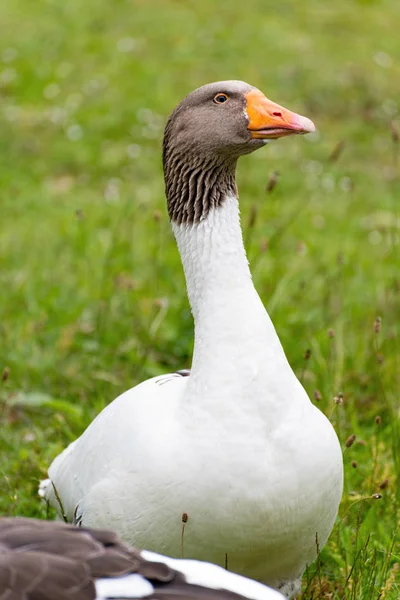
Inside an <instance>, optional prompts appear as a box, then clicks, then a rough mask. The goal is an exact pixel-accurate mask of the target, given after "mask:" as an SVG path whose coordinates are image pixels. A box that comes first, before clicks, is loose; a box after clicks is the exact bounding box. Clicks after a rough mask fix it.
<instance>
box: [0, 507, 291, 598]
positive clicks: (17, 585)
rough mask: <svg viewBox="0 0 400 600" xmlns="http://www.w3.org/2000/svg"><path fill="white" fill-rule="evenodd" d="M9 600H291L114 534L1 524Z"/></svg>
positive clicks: (4, 593)
mask: <svg viewBox="0 0 400 600" xmlns="http://www.w3.org/2000/svg"><path fill="white" fill-rule="evenodd" d="M0 598H1V599H2V600H95V599H96V600H108V599H110V600H111V599H112V598H118V599H119V600H122V599H123V598H126V599H134V598H148V599H149V600H155V598H158V599H159V600H162V599H163V598H165V600H207V599H208V600H283V599H284V597H283V596H282V594H280V593H279V592H277V591H275V590H272V589H271V588H268V587H266V586H264V585H262V584H261V583H258V582H256V581H252V580H251V579H246V578H245V577H241V576H240V575H235V574H234V573H229V571H226V570H224V569H222V568H221V567H218V566H216V565H211V564H207V563H201V562H198V561H191V560H179V559H171V558H169V557H167V556H161V555H159V554H155V553H153V552H146V551H139V550H137V549H135V548H131V547H129V546H127V545H126V544H124V543H123V542H122V541H121V540H120V539H119V538H118V536H117V535H116V534H115V533H114V532H113V531H108V530H104V529H85V528H78V527H74V526H73V525H67V524H65V523H60V522H58V523H57V522H54V521H53V522H50V521H40V520H39V519H28V518H22V517H20V518H18V517H8V518H5V517H3V518H0Z"/></svg>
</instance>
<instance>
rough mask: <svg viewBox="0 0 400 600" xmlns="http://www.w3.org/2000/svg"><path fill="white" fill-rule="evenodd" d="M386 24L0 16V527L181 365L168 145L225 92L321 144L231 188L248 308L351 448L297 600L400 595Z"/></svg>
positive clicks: (395, 270) (174, 6)
mask: <svg viewBox="0 0 400 600" xmlns="http://www.w3.org/2000/svg"><path fill="white" fill-rule="evenodd" d="M399 26H400V3H399V2H398V0H382V1H380V0H376V1H373V0H370V1H367V0H364V1H361V0H359V1H356V0H346V1H345V0H337V1H336V2H335V3H324V2H321V1H319V2H318V1H317V0H307V1H303V2H296V0H281V1H280V2H278V3H277V2H271V1H270V0H264V1H263V0H248V1H247V2H245V3H244V2H239V1H238V0H237V1H231V2H219V3H216V2H211V1H210V0H202V2H201V3H200V2H194V1H183V0H181V1H178V0H175V1H172V0H165V1H161V0H159V1H157V2H156V1H154V0H147V1H128V0H114V2H106V1H105V0H96V1H93V0H87V1H86V2H78V1H77V0H67V1H63V2H61V1H60V0H53V1H50V0H49V1H43V0H35V2H32V1H31V0H3V2H2V3H1V5H0V208H1V213H0V215H1V222H0V261H1V269H0V373H1V372H2V373H3V376H2V379H3V381H2V382H0V418H1V432H0V444H1V447H0V457H1V458H0V489H1V494H0V511H1V513H2V514H25V515H34V516H45V515H46V511H45V508H44V507H43V506H42V505H41V504H40V503H39V501H38V499H37V497H36V487H37V483H38V480H39V479H40V478H41V477H43V476H45V474H46V467H47V466H48V464H49V462H50V460H51V459H52V458H53V457H54V456H55V455H56V454H57V453H58V452H59V451H60V450H61V449H62V448H63V447H64V446H65V445H66V444H67V443H68V442H69V441H71V440H72V439H74V438H75V437H76V436H77V435H78V434H79V433H80V432H81V431H82V430H83V429H84V428H85V427H86V425H87V424H88V423H89V422H90V420H91V419H92V418H93V417H94V416H95V414H97V412H98V411H99V410H100V409H101V408H102V407H103V406H104V405H105V404H107V403H108V402H109V401H111V400H112V399H113V398H114V397H115V396H117V395H118V393H120V392H121V391H123V390H124V389H126V388H127V387H130V386H132V385H134V384H136V383H137V382H138V381H140V380H142V379H145V378H146V377H150V376H152V375H154V374H156V373H160V372H168V371H170V370H171V369H177V368H184V367H189V366H190V357H191V351H192V339H193V331H192V327H193V325H192V319H191V315H190V311H189V307H188V302H187V298H186V294H185V287H184V279H183V274H182V269H181V265H180V260H179V255H178V252H177V249H176V247H175V243H174V240H173V237H172V234H171V232H170V226H169V222H168V218H167V213H166V208H165V198H164V190H163V179H162V168H161V154H160V147H161V140H162V132H163V125H164V123H165V120H166V118H167V116H168V114H169V112H170V111H171V110H172V108H173V107H174V106H175V104H176V103H177V102H179V101H180V100H181V98H182V97H183V96H185V95H186V94H187V93H188V92H189V91H191V90H192V89H194V88H196V87H198V86H200V85H202V84H204V83H208V82H211V81H215V80H220V79H243V80H245V81H247V82H249V83H251V84H253V85H256V86H257V87H259V88H260V89H261V90H262V91H263V92H265V94H266V95H267V96H269V97H270V98H271V99H272V100H274V101H276V102H278V103H280V104H283V105H284V106H286V107H287V108H289V109H291V110H294V111H296V112H299V113H301V114H305V115H307V116H309V117H310V118H312V119H313V120H314V121H315V123H316V124H317V127H318V133H317V134H315V135H312V136H308V137H307V138H301V139H287V140H280V141H278V142H275V143H272V144H270V145H269V146H268V147H267V148H266V149H264V150H261V151H259V152H257V153H256V154H254V155H252V156H247V157H244V158H243V159H241V161H240V163H239V172H238V184H239V190H240V194H241V207H242V222H243V229H244V238H245V242H246V247H247V250H248V255H249V259H250V262H251V266H252V271H253V275H254V280H255V283H256V286H257V289H258V290H259V292H260V294H261V297H262V298H263V300H264V302H265V305H266V307H267V309H268V311H269V312H270V314H271V317H272V319H273V321H274V323H275V325H276V328H277V331H278V333H279V335H280V337H281V340H282V343H283V345H284V348H285V350H286V353H287V356H288V358H289V361H290V363H291V364H292V366H293V368H294V369H295V370H296V373H297V374H298V376H299V378H300V379H301V381H302V382H303V384H304V386H305V387H306V389H307V391H308V392H309V394H310V397H311V398H312V399H313V401H315V402H317V403H318V404H319V406H320V407H321V408H322V410H324V411H325V412H326V413H327V414H328V415H329V416H330V417H331V419H332V421H333V423H334V425H335V427H336V429H337V431H338V434H339V436H340V439H341V441H342V443H343V446H344V448H345V454H344V459H345V468H346V483H345V494H344V497H343V504H342V507H341V511H340V518H339V519H338V523H337V526H336V528H335V530H334V532H333V534H332V537H331V540H330V542H329V544H328V546H327V547H326V549H325V550H324V551H323V553H322V555H321V559H320V561H318V562H317V565H315V566H314V567H313V569H312V570H311V571H310V573H309V574H308V575H307V577H305V584H304V588H305V592H304V598H307V599H308V598H326V599H328V598H335V599H338V598H351V599H362V600H364V599H367V598H368V599H375V598H376V599H377V598H389V599H391V598H393V600H394V599H397V598H398V597H399V595H400V583H399V580H400V571H399V564H400V542H399V536H398V527H399V516H400V509H399V485H398V474H399V471H400V426H399V410H400V409H399V404H400V402H399V396H400V357H399V335H400V331H399V321H400V272H399V244H400V241H399V240H400V208H399V202H400V179H399V161H400V158H399V133H398V132H399V128H400V119H399V89H400V38H399ZM277 171H278V172H279V176H278V177H277V185H276V186H275V188H274V189H273V190H272V191H270V192H268V191H266V187H267V184H268V181H269V180H270V178H271V176H272V174H273V173H275V172H277ZM377 318H378V320H377ZM308 350H310V351H311V355H310V356H309V354H310V353H309V352H308ZM305 356H306V357H308V356H309V358H305ZM342 394H343V403H342V404H340V403H339V404H338V403H337V401H336V402H335V400H334V398H336V399H337V398H339V399H340V400H341V399H342ZM340 400H339V402H340ZM351 434H355V435H356V436H357V438H356V442H355V443H354V444H353V445H352V446H351V447H349V448H346V445H345V442H346V440H347V439H348V437H349V436H350V435H351ZM375 494H378V495H379V496H382V497H381V498H375V497H374V495H375ZM396 565H397V566H396Z"/></svg>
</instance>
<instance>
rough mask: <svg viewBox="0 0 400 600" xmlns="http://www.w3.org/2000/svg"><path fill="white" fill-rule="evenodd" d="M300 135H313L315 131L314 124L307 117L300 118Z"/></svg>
mask: <svg viewBox="0 0 400 600" xmlns="http://www.w3.org/2000/svg"><path fill="white" fill-rule="evenodd" d="M300 125H301V128H302V130H303V131H302V133H314V132H315V131H316V128H315V125H314V123H313V122H312V121H311V119H308V118H307V117H300Z"/></svg>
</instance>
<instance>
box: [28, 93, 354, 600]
mask: <svg viewBox="0 0 400 600" xmlns="http://www.w3.org/2000/svg"><path fill="white" fill-rule="evenodd" d="M314 129H315V127H314V124H313V123H312V121H310V120H309V119H307V118H306V117H303V116H300V115H297V114H295V113H293V112H290V111H289V110H287V109H285V108H283V107H282V106H279V105H278V104H275V103H274V102H272V101H271V100H269V99H267V97H266V96H265V95H264V94H263V93H262V92H261V91H259V90H258V89H257V88H255V87H253V86H251V85H249V84H247V83H244V82H241V81H220V82H217V83H211V84H208V85H205V86H202V87H200V88H198V89H197V90H195V91H193V92H192V93H190V94H189V95H188V96H187V97H186V98H185V99H184V100H183V101H182V102H181V103H180V104H179V105H178V106H177V107H176V108H175V110H174V111H173V112H172V114H171V116H170V118H169V119H168V121H167V124H166V128H165V134H164V140H163V168H164V179H165V189H166V198H167V207H168V213H169V217H170V220H171V224H172V229H173V233H174V235H175V239H176V242H177V245H178V249H179V252H180V256H181V260H182V263H183V269H184V274H185V278H186V287H187V294H188V298H189V302H190V306H191V310H192V314H193V318H194V329H195V331H194V351H193V360H192V367H191V370H190V372H177V373H172V374H168V375H161V376H159V377H153V378H151V379H149V380H147V381H144V382H143V383H140V384H139V385H137V386H136V387H134V388H132V389H130V390H128V391H126V392H125V393H123V394H122V395H120V396H119V397H118V398H117V399H115V400H114V401H113V402H112V403H111V404H109V405H108V406H106V408H105V409H104V410H103V411H102V412H101V413H100V414H99V415H98V416H97V417H96V418H95V419H94V421H93V422H92V423H91V424H90V425H89V427H88V428H87V429H86V431H84V433H83V434H82V435H81V437H79V438H78V439H77V440H75V441H74V442H72V443H71V444H70V445H69V446H68V447H67V448H66V449H65V450H64V451H63V452H62V453H61V454H60V455H59V456H57V457H56V458H55V459H54V461H53V462H52V464H51V465H50V468H49V470H48V474H49V479H47V480H45V481H44V482H42V484H41V487H40V494H41V495H42V496H43V497H44V498H45V499H46V500H47V501H48V502H49V503H50V505H52V506H53V507H55V508H56V510H57V511H58V514H59V518H64V519H65V520H66V521H70V522H73V523H77V524H82V525H85V526H89V527H110V528H112V529H114V530H116V531H117V532H118V534H119V535H120V536H121V537H122V539H124V540H125V541H126V542H128V543H131V544H134V545H136V546H139V547H145V548H148V549H149V550H152V551H156V552H160V553H162V554H168V555H170V556H174V557H180V556H184V557H185V558H191V559H197V560H206V561H209V562H212V563H216V564H218V565H221V566H223V565H224V564H225V562H226V561H227V562H228V568H229V569H230V570H231V571H234V572H236V573H239V574H241V575H244V576H247V577H251V578H252V579H256V580H257V581H260V582H263V583H265V584H267V585H270V586H271V587H273V588H276V589H280V590H281V591H282V592H283V593H284V594H285V595H286V596H287V597H288V598H290V597H293V595H295V594H296V593H298V591H299V589H300V584H301V575H302V573H303V572H304V570H305V568H306V566H307V565H308V564H310V563H311V562H313V561H314V560H315V558H316V556H317V554H318V551H319V549H321V548H322V547H323V546H324V544H325V543H326V541H327V538H328V536H329V534H330V532H331V530H332V528H333V525H334V522H335V519H336V516H337V512H338V506H339V502H340V499H341V495H342V486H343V458H342V452H341V448H340V445H339V441H338V438H337V436H336V433H335V431H334V429H333V427H332V425H331V423H330V421H329V420H328V419H327V418H326V417H325V415H324V414H323V413H322V412H321V411H320V410H319V409H318V408H317V407H316V406H314V405H313V404H312V403H311V401H310V399H309V397H308V396H307V393H306V392H305V390H304V388H303V387H302V385H301V383H300V382H299V380H298V379H297V377H296V376H295V374H294V372H293V371H292V369H291V367H290V365H289V363H288V360H287V358H286V356H285V353H284V350H283V348H282V345H281V343H280V340H279V338H278V335H277V333H276V331H275V328H274V326H273V324H272V322H271V319H270V317H269V315H268V314H267V312H266V309H265V307H264V305H263V304H262V301H261V299H260V297H259V295H258V294H257V291H256V289H255V287H254V284H253V281H252V277H251V273H250V269H249V264H248V261H247V257H246V252H245V249H244V245H243V239H242V231H241V226H240V216H239V204H238V192H237V187H236V180H235V171H236V163H237V160H238V158H239V157H240V156H242V155H245V154H249V153H251V152H253V151H255V150H257V149H259V148H261V147H263V146H264V145H265V144H266V143H267V142H269V141H270V140H274V139H277V138H281V137H284V136H290V135H293V134H306V133H309V132H313V131H314Z"/></svg>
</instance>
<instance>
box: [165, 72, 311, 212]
mask: <svg viewBox="0 0 400 600" xmlns="http://www.w3.org/2000/svg"><path fill="white" fill-rule="evenodd" d="M313 131H315V126H314V124H313V122H312V121H310V119H307V118H306V117H303V116H301V115H298V114H296V113H294V112H291V111H290V110H288V109H286V108H284V107H283V106H280V105H279V104H276V103H275V102H272V101H271V100H269V99H268V98H267V97H266V96H265V95H264V94H263V93H262V92H261V91H260V90H258V89H257V88H255V87H253V86H251V85H249V84H247V83H245V82H243V81H219V82H216V83H210V84H208V85H204V86H202V87H200V88H198V89H197V90H194V91H193V92H191V93H190V94H189V95H188V96H186V98H184V100H182V102H180V104H178V106H177V107H176V108H175V110H174V111H173V112H172V114H171V116H170V118H169V119H168V122H167V125H166V128H165V135H164V143H163V166H164V177H165V184H166V195H167V199H168V208H169V213H170V217H171V218H172V219H173V220H175V221H177V222H183V221H185V219H186V220H187V221H188V222H189V221H191V220H194V222H195V221H196V219H201V218H202V217H204V211H200V210H199V211H197V214H196V211H195V210H194V208H195V204H196V198H195V197H194V184H195V181H196V189H197V190H198V191H199V185H200V188H202V187H203V188H204V187H206V188H207V189H205V190H203V191H205V192H208V195H209V196H210V197H211V198H212V197H214V196H216V195H219V192H218V190H219V189H222V193H223V192H224V191H225V192H226V191H229V192H231V193H232V192H233V191H234V190H235V189H236V185H235V182H234V179H235V176H234V173H235V168H236V162H237V160H238V158H239V157H240V156H242V155H244V154H249V153H250V152H253V151H254V150H257V149H258V148H261V147H262V146H264V145H265V144H266V143H268V141H270V140H273V139H277V138H280V137H286V136H289V135H295V134H305V133H311V132H313ZM205 180H207V181H208V184H209V185H207V186H204V185H202V184H201V182H204V181H205ZM197 184H199V185H197ZM191 190H192V191H191ZM191 194H192V195H193V199H192V200H193V201H192V202H190V198H188V195H189V196H190V195H191ZM197 204H198V206H199V207H200V205H203V208H204V203H201V202H200V201H198V202H197ZM211 204H213V202H212V201H211ZM214 204H215V203H214ZM179 207H186V208H185V210H184V211H183V212H182V211H181V212H179V211H177V208H179ZM190 208H192V209H193V210H190ZM188 209H189V210H188ZM184 213H185V214H184ZM185 215H186V216H185Z"/></svg>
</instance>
